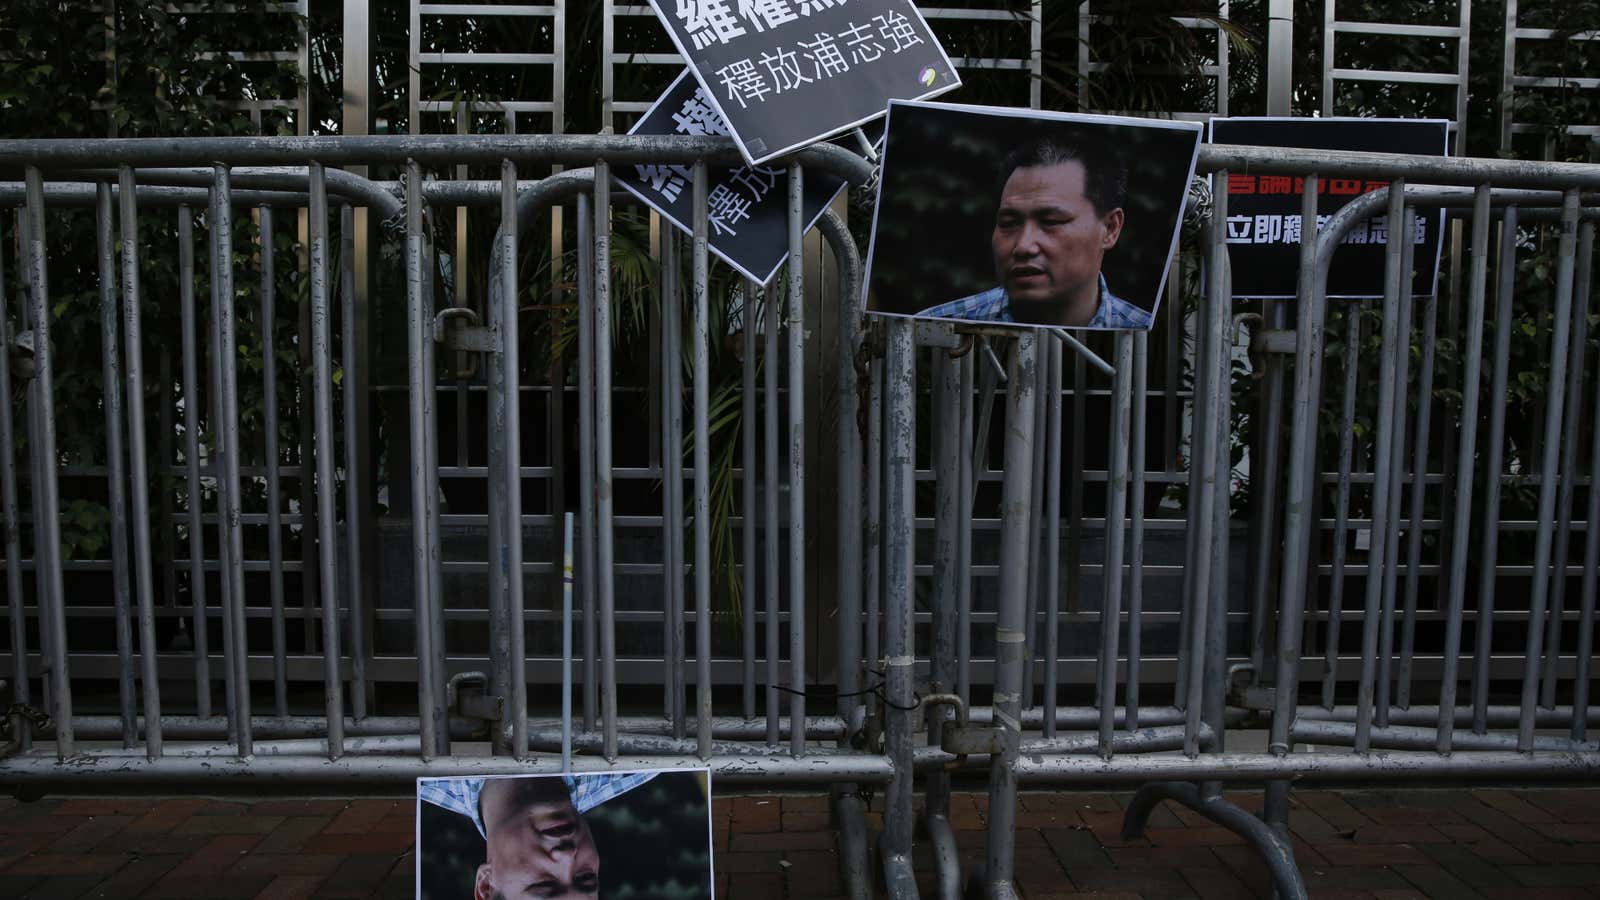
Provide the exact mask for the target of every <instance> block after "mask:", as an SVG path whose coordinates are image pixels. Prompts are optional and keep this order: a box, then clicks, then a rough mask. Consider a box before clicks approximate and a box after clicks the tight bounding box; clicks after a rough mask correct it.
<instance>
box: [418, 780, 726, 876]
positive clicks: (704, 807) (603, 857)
mask: <svg viewBox="0 0 1600 900" xmlns="http://www.w3.org/2000/svg"><path fill="white" fill-rule="evenodd" d="M710 796H711V773H710V770H709V769H703V768H702V769H660V770H641V771H620V772H585V773H580V774H572V775H555V774H552V775H503V776H489V777H469V776H458V777H445V778H419V779H417V827H416V834H417V846H416V870H415V891H416V893H415V896H417V897H421V898H442V897H521V896H538V897H568V896H584V897H589V896H595V895H597V894H598V893H599V891H600V887H601V885H604V887H605V895H606V896H616V897H668V896H670V897H684V898H695V900H709V898H711V896H712V894H713V892H714V885H715V878H714V876H713V872H712V860H711V856H712V847H711V803H710Z"/></svg>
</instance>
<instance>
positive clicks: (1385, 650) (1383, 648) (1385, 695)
mask: <svg viewBox="0 0 1600 900" xmlns="http://www.w3.org/2000/svg"><path fill="white" fill-rule="evenodd" d="M1416 218H1417V217H1416V210H1414V209H1411V208H1410V207H1407V208H1406V210H1405V212H1404V213H1403V214H1402V216H1401V219H1400V223H1401V226H1402V227H1401V228H1399V229H1398V230H1397V229H1395V227H1394V221H1395V220H1394V219H1390V220H1389V243H1390V244H1394V243H1396V242H1397V241H1398V243H1399V246H1400V270H1399V274H1398V275H1397V276H1393V277H1396V278H1397V279H1398V284H1396V289H1397V290H1398V291H1399V297H1400V331H1399V332H1398V334H1397V335H1396V338H1397V339H1398V340H1397V343H1396V344H1395V345H1394V347H1393V348H1392V349H1391V352H1393V353H1394V355H1395V393H1394V409H1393V416H1394V443H1393V444H1392V445H1390V450H1389V452H1390V453H1391V454H1392V458H1391V459H1390V461H1389V481H1388V492H1389V498H1390V502H1389V513H1388V519H1387V520H1386V521H1385V523H1384V529H1383V537H1384V541H1385V549H1384V554H1383V558H1384V560H1385V565H1384V566H1383V576H1382V577H1383V618H1382V623H1381V628H1380V631H1379V650H1378V682H1377V698H1376V705H1377V709H1376V710H1375V719H1374V721H1375V722H1376V724H1377V725H1378V726H1379V727H1380V728H1381V727H1386V726H1387V725H1388V724H1389V713H1390V711H1391V710H1392V709H1393V703H1392V702H1391V700H1390V693H1389V692H1390V688H1391V686H1392V685H1393V664H1394V630H1395V599H1396V598H1395V594H1396V588H1397V584H1396V582H1397V581H1398V578H1399V574H1400V565H1399V563H1400V509H1401V505H1402V499H1403V498H1404V495H1405V448H1406V419H1407V415H1408V413H1409V412H1410V402H1409V398H1408V394H1409V388H1410V385H1411V324H1412V322H1411V320H1412V315H1413V301H1414V299H1415V298H1414V297H1413V295H1412V292H1411V285H1412V280H1411V263H1412V258H1413V252H1414V251H1413V244H1412V242H1411V239H1410V235H1411V234H1412V233H1413V231H1414V230H1415V228H1416V225H1415V222H1416ZM1374 485H1376V482H1374Z"/></svg>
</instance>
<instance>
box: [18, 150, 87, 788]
mask: <svg viewBox="0 0 1600 900" xmlns="http://www.w3.org/2000/svg"><path fill="white" fill-rule="evenodd" d="M24 178H25V179H26V187H25V191H26V196H27V209H28V231H27V238H26V241H25V246H26V253H27V256H28V261H27V266H28V268H27V278H28V290H29V300H30V301H31V312H30V314H31V317H32V319H33V354H34V375H33V383H32V384H31V385H30V386H29V387H30V389H31V390H30V395H29V407H30V410H31V412H32V416H31V420H32V425H33V426H34V427H33V428H32V429H31V430H30V433H29V435H28V437H29V439H30V440H29V443H30V444H31V445H32V447H33V485H32V486H33V494H34V511H35V515H34V520H33V529H34V554H33V555H34V569H35V572H36V574H37V579H38V587H39V591H38V595H37V596H38V604H39V608H40V620H41V623H42V625H43V626H47V627H42V628H41V631H43V632H44V643H45V647H46V649H47V651H48V654H47V655H48V662H47V663H46V665H47V669H48V672H49V676H50V678H49V682H48V684H47V688H48V690H47V693H48V694H49V696H50V700H51V710H50V712H51V718H53V719H55V726H56V754H57V756H58V757H59V758H60V759H63V760H64V759H66V758H67V757H69V756H71V755H72V754H73V752H74V748H75V745H76V742H75V741H74V740H73V729H72V679H71V675H70V673H69V667H68V660H67V616H66V601H65V591H64V590H63V587H62V579H61V498H60V493H59V489H58V484H57V480H56V478H57V475H56V458H57V457H56V420H55V412H54V409H53V406H52V404H53V403H54V397H55V386H54V370H53V367H52V365H51V353H50V319H51V312H50V277H49V267H48V259H49V257H48V251H47V250H46V249H45V248H46V243H45V241H46V238H45V228H44V176H43V175H42V174H41V173H40V172H39V170H38V169H37V168H35V167H33V166H28V167H27V169H26V171H25V175H24Z"/></svg>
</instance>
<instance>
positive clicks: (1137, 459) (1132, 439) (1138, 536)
mask: <svg viewBox="0 0 1600 900" xmlns="http://www.w3.org/2000/svg"><path fill="white" fill-rule="evenodd" d="M1149 366H1150V332H1148V331H1135V332H1134V333H1133V423H1132V425H1131V428H1130V432H1129V435H1130V436H1129V444H1130V445H1131V450H1132V452H1133V458H1132V461H1131V463H1130V465H1129V472H1130V474H1131V476H1132V482H1131V485H1130V487H1129V495H1130V497H1131V501H1130V502H1131V503H1132V513H1133V524H1132V527H1131V531H1130V534H1129V538H1128V544H1129V546H1128V556H1129V559H1128V565H1129V573H1128V675H1127V687H1125V688H1124V689H1123V690H1124V694H1123V702H1124V704H1125V708H1124V716H1123V718H1124V720H1125V727H1126V728H1127V729H1128V730H1129V731H1136V730H1138V728H1139V657H1140V654H1141V652H1142V650H1141V638H1143V636H1144V494H1145V486H1144V477H1145V472H1144V467H1145V452H1144V451H1145V442H1146V441H1147V440H1148V436H1147V432H1146V415H1147V413H1148V412H1149V401H1150V389H1149V381H1148V378H1149Z"/></svg>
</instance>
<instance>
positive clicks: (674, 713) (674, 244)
mask: <svg viewBox="0 0 1600 900" xmlns="http://www.w3.org/2000/svg"><path fill="white" fill-rule="evenodd" d="M662 230H663V231H664V232H665V233H666V234H667V235H668V237H669V239H670V241H671V245H670V246H671V250H672V253H671V255H670V257H669V259H668V262H669V264H670V265H671V268H672V277H671V279H670V281H669V286H670V287H671V290H672V300H671V303H670V304H668V305H669V309H668V313H669V314H670V316H671V328H670V329H668V328H667V327H666V323H663V326H662V327H663V331H664V332H666V338H667V341H668V344H667V348H666V351H665V352H664V353H663V356H664V357H665V358H666V359H670V360H672V367H671V368H670V369H668V370H667V377H666V379H665V380H666V382H667V393H668V394H669V395H670V397H671V398H672V399H671V403H672V405H671V406H670V407H669V408H668V410H667V416H666V422H667V440H666V442H665V443H668V444H670V445H671V447H672V453H671V454H669V455H667V462H668V464H669V465H670V466H671V468H670V469H669V471H670V473H671V477H670V478H669V479H668V483H667V492H668V508H669V510H670V515H671V519H672V527H671V529H670V530H669V531H668V532H667V543H668V546H669V549H670V550H671V551H672V553H671V557H672V573H671V575H672V578H671V585H670V592H669V593H668V595H667V598H668V603H669V606H668V616H667V630H668V632H669V633H670V640H671V646H672V668H671V672H670V675H669V691H668V693H669V697H668V699H669V700H670V701H671V708H670V710H669V711H668V714H669V715H670V716H671V717H672V734H673V737H676V738H678V739H679V740H682V739H683V737H684V735H685V734H687V733H688V727H689V716H688V714H687V712H686V710H685V708H684V707H685V697H686V696H687V687H686V681H687V679H686V677H685V674H684V669H685V667H686V665H687V663H686V661H685V659H684V654H685V653H686V652H687V649H686V648H687V647H688V642H687V640H686V634H685V631H684V597H685V590H686V585H685V583H684V569H685V566H684V556H685V551H684V546H683V544H684V529H685V524H684V523H685V522H686V520H687V518H688V517H687V516H685V514H684V504H683V362H684V353H683V293H682V285H683V278H682V269H683V258H682V256H680V255H679V254H678V249H677V248H678V234H677V232H676V231H675V230H674V229H672V228H664V229H662ZM692 241H693V238H692V236H691V251H692ZM691 255H692V252H691ZM693 267H694V266H693V262H692V261H691V263H690V270H691V271H690V274H691V276H692V275H693ZM691 287H692V286H691Z"/></svg>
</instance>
